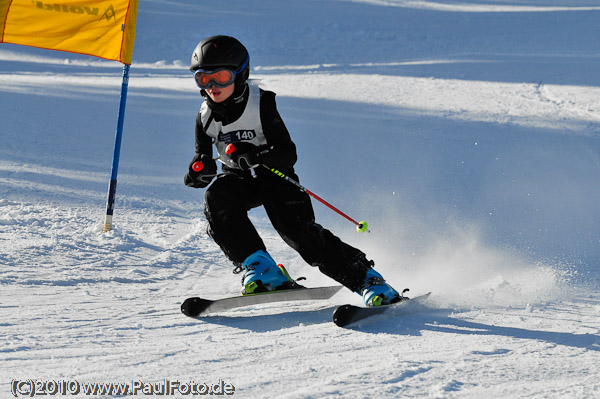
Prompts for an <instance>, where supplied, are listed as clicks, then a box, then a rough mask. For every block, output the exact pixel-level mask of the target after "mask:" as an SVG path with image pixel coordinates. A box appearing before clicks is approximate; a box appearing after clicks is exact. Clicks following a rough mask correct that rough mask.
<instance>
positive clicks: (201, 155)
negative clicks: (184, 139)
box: [183, 113, 217, 188]
mask: <svg viewBox="0 0 600 399" xmlns="http://www.w3.org/2000/svg"><path fill="white" fill-rule="evenodd" d="M195 136H196V154H195V155H194V157H193V158H192V160H191V162H190V164H189V166H188V173H187V174H186V175H185V176H184V178H183V182H184V184H185V185H186V186H188V187H194V188H204V187H206V186H207V185H208V184H209V183H210V182H211V180H212V179H213V178H214V176H215V175H216V173H217V165H216V163H215V160H214V159H212V139H211V138H210V137H209V136H208V135H207V134H206V133H205V132H204V128H203V126H202V118H201V114H200V113H198V116H197V117H196V132H195ZM198 162H200V163H202V164H203V167H202V169H201V170H196V169H194V164H196V163H198Z"/></svg>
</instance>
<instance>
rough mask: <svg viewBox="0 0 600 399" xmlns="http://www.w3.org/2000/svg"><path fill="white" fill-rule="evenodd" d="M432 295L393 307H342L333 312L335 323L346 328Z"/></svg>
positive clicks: (401, 302) (404, 301) (415, 298)
mask: <svg viewBox="0 0 600 399" xmlns="http://www.w3.org/2000/svg"><path fill="white" fill-rule="evenodd" d="M429 295H431V292H428V293H427V294H424V295H419V296H417V297H414V298H411V299H408V298H407V299H405V300H403V301H400V302H396V303H392V304H391V305H384V306H372V307H361V306H354V305H342V306H338V307H337V308H336V309H335V310H334V311H333V317H332V319H333V322H334V323H335V325H337V326H338V327H345V326H347V325H349V324H352V323H355V322H357V321H359V320H363V319H366V318H367V317H372V316H375V315H378V314H382V313H385V312H387V311H389V310H392V309H397V308H399V307H401V306H405V305H406V304H407V303H409V302H410V303H415V302H421V301H423V300H425V299H427V298H428V297H429Z"/></svg>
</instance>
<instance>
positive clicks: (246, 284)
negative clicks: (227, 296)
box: [242, 250, 300, 295]
mask: <svg viewBox="0 0 600 399" xmlns="http://www.w3.org/2000/svg"><path fill="white" fill-rule="evenodd" d="M242 268H243V269H244V270H245V273H244V277H242V286H243V288H242V295H250V294H257V293H259V292H267V291H277V290H286V289H291V288H300V285H298V284H296V282H295V281H294V280H292V278H291V277H290V275H289V274H288V272H287V271H286V270H285V268H284V267H283V265H278V264H276V263H275V261H274V260H273V258H272V257H271V255H269V254H268V253H267V252H265V251H263V250H259V251H256V252H254V253H253V254H252V255H250V256H248V257H247V258H246V259H245V260H244V262H243V263H242Z"/></svg>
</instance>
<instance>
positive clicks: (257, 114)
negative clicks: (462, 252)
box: [184, 36, 401, 306]
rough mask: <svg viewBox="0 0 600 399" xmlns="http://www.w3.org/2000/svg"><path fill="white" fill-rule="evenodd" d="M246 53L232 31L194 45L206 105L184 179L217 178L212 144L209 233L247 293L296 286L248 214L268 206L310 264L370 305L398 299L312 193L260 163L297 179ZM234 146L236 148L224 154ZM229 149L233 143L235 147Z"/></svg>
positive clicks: (285, 135)
mask: <svg viewBox="0 0 600 399" xmlns="http://www.w3.org/2000/svg"><path fill="white" fill-rule="evenodd" d="M249 61H250V58H249V54H248V51H247V50H246V48H245V47H244V45H242V44H241V43H240V42H239V41H238V40H237V39H235V38H233V37H230V36H212V37H208V38H206V39H204V40H202V41H201V42H200V43H198V45H197V46H196V48H195V50H194V52H193V54H192V60H191V67H190V70H191V71H192V72H193V73H194V79H195V81H196V84H197V85H198V87H199V88H200V89H201V91H200V93H201V95H202V96H203V97H204V102H203V104H202V106H201V108H200V111H199V113H198V115H197V117H196V132H195V135H196V155H195V156H194V158H193V159H192V161H191V162H190V165H189V171H188V173H187V174H186V175H185V178H184V182H185V184H186V185H187V186H190V187H194V188H204V187H206V186H208V185H209V183H210V182H211V181H212V180H213V178H214V177H215V176H216V175H217V165H216V162H215V160H214V159H213V151H212V145H213V144H214V145H215V147H216V150H217V154H218V157H219V160H220V161H221V163H222V167H221V169H222V173H221V174H220V175H219V176H218V178H217V179H216V180H215V181H214V182H213V183H212V184H211V185H210V187H208V189H207V190H206V193H205V202H204V214H205V215H206V218H207V220H208V224H209V226H208V234H209V235H210V236H211V237H212V238H213V239H214V240H215V242H216V243H217V244H218V245H219V246H220V247H221V249H222V250H223V252H224V253H225V255H226V256H227V257H228V258H229V259H230V260H231V261H232V262H233V263H234V265H235V266H236V267H235V269H234V273H240V272H242V271H243V272H244V275H243V278H242V286H243V289H242V294H244V295H247V294H251V293H258V292H265V291H274V290H279V289H289V288H294V287H297V284H296V282H295V281H294V280H292V279H291V278H290V276H289V274H288V273H287V272H286V270H285V269H284V268H283V267H278V265H277V264H276V263H275V261H274V260H273V258H272V257H271V256H270V255H269V253H268V252H267V249H266V247H265V244H264V243H263V241H262V239H261V238H260V236H259V235H258V233H257V231H256V229H255V228H254V226H253V225H252V223H251V222H250V219H249V218H248V211H249V210H250V209H252V208H255V207H258V206H261V205H262V206H263V207H264V209H265V210H266V213H267V215H268V217H269V219H270V221H271V223H272V225H273V227H274V228H275V230H277V232H278V233H279V235H280V236H281V238H282V239H283V240H284V241H285V242H286V243H287V244H288V245H289V246H291V247H292V248H293V249H295V250H296V251H297V252H298V253H299V254H300V256H301V257H302V258H303V259H304V260H305V261H306V262H307V263H308V264H310V265H312V266H317V267H318V268H319V270H320V271H321V272H322V273H324V274H325V275H327V276H329V277H331V278H333V279H334V280H336V281H338V282H339V283H341V284H342V285H344V286H346V287H347V288H349V289H350V290H352V291H353V292H356V293H358V294H360V295H362V297H363V300H364V302H365V304H366V305H368V306H379V305H385V304H389V303H393V302H396V301H399V300H400V299H401V295H400V294H399V293H398V291H396V290H395V289H393V288H392V287H390V286H389V285H388V284H387V283H386V282H385V280H384V279H383V277H382V276H381V275H380V274H379V273H378V272H376V271H375V270H374V269H373V266H374V263H373V261H370V260H367V258H366V256H365V254H364V253H363V252H361V251H360V250H358V249H356V248H354V247H352V246H350V245H348V244H346V243H344V242H342V241H341V240H340V239H339V238H338V237H336V236H335V235H333V234H332V233H331V232H330V231H329V230H326V229H324V228H323V227H322V226H320V225H319V224H317V223H315V216H314V212H313V208H312V204H311V201H310V197H309V196H308V194H307V193H306V192H304V191H302V190H300V189H299V188H298V187H296V186H295V185H293V184H291V183H289V182H287V181H285V180H284V179H282V178H280V177H279V176H277V175H275V174H274V173H272V172H271V171H270V170H268V169H266V168H264V167H260V165H261V164H264V165H267V166H269V167H270V168H274V169H277V170H279V171H281V172H283V173H284V174H285V175H287V176H289V177H291V178H292V179H294V180H296V181H298V177H297V176H296V174H295V173H294V164H295V163H296V160H297V155H296V146H295V144H294V143H293V142H292V140H291V139H290V134H289V132H288V130H287V128H286V126H285V124H284V123H283V121H282V119H281V117H280V115H279V112H278V111H277V106H276V104H275V93H273V92H271V91H266V90H263V89H260V88H259V87H258V85H257V83H255V82H253V81H252V80H248V76H249V71H250V67H249ZM231 143H233V145H234V147H235V151H234V152H233V153H231V154H227V152H229V151H226V149H227V146H228V145H229V144H231ZM230 148H231V147H230Z"/></svg>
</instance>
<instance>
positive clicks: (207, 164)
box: [183, 154, 217, 188]
mask: <svg viewBox="0 0 600 399" xmlns="http://www.w3.org/2000/svg"><path fill="white" fill-rule="evenodd" d="M196 162H202V164H203V165H204V167H203V168H202V170H200V171H199V172H196V171H195V170H194V169H193V165H194V164H195V163H196ZM216 175H217V163H216V162H215V160H214V159H212V158H211V157H210V155H208V154H196V155H195V156H194V158H193V159H192V162H190V166H189V171H188V173H187V174H186V175H185V177H184V178H183V182H184V183H185V185H186V186H188V187H194V188H204V187H206V186H208V185H209V183H210V182H211V181H212V179H213V178H214V177H215V176H216Z"/></svg>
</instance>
